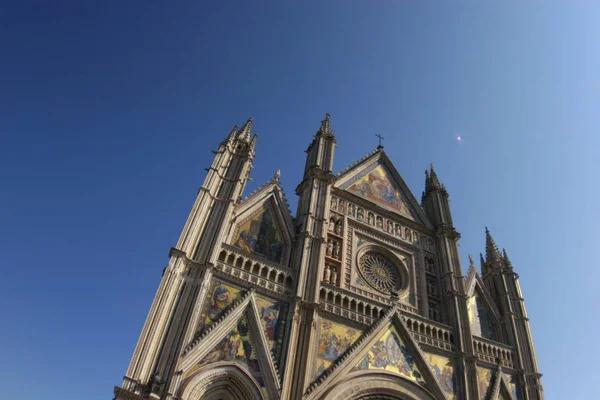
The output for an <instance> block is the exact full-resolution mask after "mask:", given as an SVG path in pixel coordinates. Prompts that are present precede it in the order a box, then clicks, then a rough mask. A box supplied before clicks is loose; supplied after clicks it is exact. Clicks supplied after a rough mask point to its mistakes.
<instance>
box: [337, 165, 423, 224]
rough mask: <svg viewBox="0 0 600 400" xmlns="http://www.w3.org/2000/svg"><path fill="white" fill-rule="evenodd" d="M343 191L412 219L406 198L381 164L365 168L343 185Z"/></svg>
mask: <svg viewBox="0 0 600 400" xmlns="http://www.w3.org/2000/svg"><path fill="white" fill-rule="evenodd" d="M344 189H346V190H347V191H349V192H351V193H354V194H356V195H358V196H360V197H362V198H363V199H366V200H369V201H371V202H373V203H375V204H377V205H379V206H381V207H384V208H387V209H389V210H391V211H394V212H397V213H399V214H400V215H402V216H404V217H406V218H409V219H411V220H413V219H414V218H413V216H412V213H411V212H410V210H409V208H408V203H407V200H406V196H404V194H403V193H402V191H401V190H400V188H399V187H398V185H397V184H396V182H395V181H394V179H393V178H392V177H391V175H390V172H389V171H388V170H387V168H386V167H385V166H384V165H383V164H381V163H374V164H372V165H371V166H370V167H367V168H366V169H365V170H364V171H362V172H361V173H360V174H358V175H357V176H355V177H353V178H352V179H350V180H349V181H348V182H347V183H346V184H345V185H344Z"/></svg>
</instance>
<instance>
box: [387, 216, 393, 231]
mask: <svg viewBox="0 0 600 400" xmlns="http://www.w3.org/2000/svg"><path fill="white" fill-rule="evenodd" d="M386 228H387V232H388V233H392V231H393V230H394V226H393V225H392V221H390V220H389V219H388V222H387V226H386Z"/></svg>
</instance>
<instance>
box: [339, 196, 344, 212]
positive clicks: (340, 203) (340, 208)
mask: <svg viewBox="0 0 600 400" xmlns="http://www.w3.org/2000/svg"><path fill="white" fill-rule="evenodd" d="M338 211H339V212H342V213H343V212H344V200H342V199H340V201H339V202H338Z"/></svg>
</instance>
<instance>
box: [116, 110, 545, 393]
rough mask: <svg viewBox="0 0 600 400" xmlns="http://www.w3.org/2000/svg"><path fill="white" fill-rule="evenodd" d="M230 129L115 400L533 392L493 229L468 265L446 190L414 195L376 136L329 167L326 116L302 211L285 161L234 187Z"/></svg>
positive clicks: (513, 289)
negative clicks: (364, 150)
mask: <svg viewBox="0 0 600 400" xmlns="http://www.w3.org/2000/svg"><path fill="white" fill-rule="evenodd" d="M256 144H257V137H256V135H253V133H252V119H250V120H248V122H246V124H244V126H243V127H242V128H240V129H238V127H237V126H236V127H234V129H233V130H232V131H231V133H230V134H229V135H228V136H227V137H226V138H225V140H224V141H223V142H222V143H221V145H220V147H219V150H218V151H216V152H214V153H215V159H214V161H213V164H212V166H211V167H210V168H209V169H208V173H207V176H206V179H205V181H204V184H203V185H202V186H201V187H200V189H199V191H198V196H197V198H196V201H195V203H194V205H193V207H192V210H191V212H190V215H189V217H188V219H187V221H186V223H185V226H184V228H183V232H182V234H181V237H180V239H179V241H178V243H177V245H176V246H175V247H173V248H171V251H170V253H169V258H170V260H169V264H168V266H167V267H166V268H165V270H164V272H163V276H162V280H161V282H160V286H159V288H158V291H157V293H156V296H155V299H154V302H153V303H152V306H151V308H150V312H149V314H148V317H147V319H146V322H145V324H144V327H143V329H142V333H141V335H140V338H139V340H138V343H137V346H136V348H135V351H134V353H133V357H132V359H131V363H130V365H129V368H128V370H127V372H126V375H125V377H124V380H123V383H122V385H121V387H116V388H115V399H116V400H140V399H166V400H175V399H181V400H205V399H211V400H229V399H231V400H251V399H252V400H254V399H257V400H258V399H262V400H268V399H282V400H296V399H298V400H299V399H306V400H313V399H314V400H346V399H349V400H367V399H382V400H384V399H390V400H391V399H404V400H406V399H411V400H416V399H427V400H433V399H436V400H441V399H448V400H450V399H457V400H480V399H493V400H495V399H513V400H541V399H543V397H544V396H543V391H542V386H541V382H540V379H541V374H540V373H539V370H538V366H537V361H536V356H535V350H534V346H533V341H532V336H531V332H530V328H529V322H528V318H527V313H526V310H525V303H524V300H523V295H522V293H521V289H520V286H519V280H518V275H517V274H516V272H515V270H514V269H513V266H512V264H511V261H510V260H509V258H508V256H507V254H506V252H505V251H503V252H500V251H499V250H498V248H497V246H496V244H495V243H494V240H493V239H492V237H491V235H490V233H489V231H488V230H487V228H486V232H485V234H486V249H485V257H484V256H483V255H481V256H480V263H481V272H478V271H477V270H476V268H475V266H474V263H473V259H472V258H471V257H469V262H470V267H469V269H468V273H467V276H463V273H462V268H461V263H460V259H459V254H458V244H457V242H458V240H459V238H460V234H459V233H458V232H457V231H456V229H455V228H454V224H453V221H452V215H451V211H450V206H449V200H448V192H447V191H446V189H445V187H444V185H442V184H440V182H439V179H438V177H437V174H436V172H435V171H434V169H433V166H432V167H431V168H430V169H429V170H427V171H426V179H425V190H424V191H423V194H422V198H421V203H420V204H419V203H418V201H417V200H416V199H415V197H414V196H413V194H412V193H411V192H410V190H409V188H408V187H407V185H406V184H405V182H404V181H403V179H402V178H401V176H400V174H399V173H398V171H397V170H396V168H395V167H394V165H393V164H392V163H391V161H390V160H389V159H388V157H387V155H386V153H385V152H384V151H383V147H381V146H379V147H378V148H377V149H375V150H374V151H372V152H371V153H369V154H367V155H366V156H365V157H363V158H362V159H361V160H359V161H357V162H355V163H354V164H352V165H351V166H349V167H347V168H346V169H344V170H342V171H341V172H340V173H338V174H335V175H334V174H333V168H334V167H333V160H334V152H335V149H336V137H335V134H334V132H333V130H332V129H331V126H330V120H329V115H327V116H326V119H325V120H324V121H322V123H321V126H320V128H319V130H318V131H317V133H316V135H315V136H314V139H313V140H312V143H310V145H309V147H308V149H307V151H306V153H307V156H306V165H305V168H304V175H303V179H302V182H300V184H299V185H298V187H297V188H296V194H297V195H298V196H299V200H298V207H297V211H296V215H295V217H294V216H292V213H291V212H290V210H289V207H288V205H287V201H286V197H285V195H284V192H283V189H282V187H281V185H280V175H279V172H277V173H276V174H275V176H274V177H273V178H272V179H271V181H269V182H267V183H266V184H264V185H263V186H261V187H259V188H258V189H257V190H255V191H254V192H253V193H252V194H250V195H249V196H248V197H247V198H245V199H242V194H243V192H244V187H245V185H246V182H247V181H248V178H249V175H250V170H251V168H252V162H253V159H254V155H255V147H256Z"/></svg>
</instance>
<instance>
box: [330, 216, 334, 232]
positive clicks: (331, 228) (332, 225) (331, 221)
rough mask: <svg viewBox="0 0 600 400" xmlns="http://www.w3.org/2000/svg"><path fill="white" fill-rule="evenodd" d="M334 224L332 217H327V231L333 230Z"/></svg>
mask: <svg viewBox="0 0 600 400" xmlns="http://www.w3.org/2000/svg"><path fill="white" fill-rule="evenodd" d="M334 226H335V221H334V220H333V218H330V219H329V232H333V228H334Z"/></svg>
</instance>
